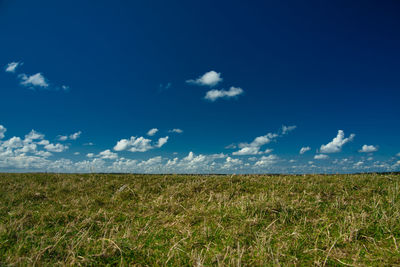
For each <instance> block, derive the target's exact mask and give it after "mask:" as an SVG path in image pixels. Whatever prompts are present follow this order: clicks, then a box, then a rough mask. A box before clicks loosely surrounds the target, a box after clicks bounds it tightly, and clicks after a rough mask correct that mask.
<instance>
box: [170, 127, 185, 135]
mask: <svg viewBox="0 0 400 267" xmlns="http://www.w3.org/2000/svg"><path fill="white" fill-rule="evenodd" d="M168 132H169V133H179V134H180V133H183V130H181V129H178V128H175V129H172V130H169V131H168Z"/></svg>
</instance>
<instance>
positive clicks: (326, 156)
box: [314, 154, 329, 159]
mask: <svg viewBox="0 0 400 267" xmlns="http://www.w3.org/2000/svg"><path fill="white" fill-rule="evenodd" d="M328 158H329V156H328V155H325V154H318V155H315V156H314V159H328Z"/></svg>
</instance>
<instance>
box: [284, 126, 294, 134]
mask: <svg viewBox="0 0 400 267" xmlns="http://www.w3.org/2000/svg"><path fill="white" fill-rule="evenodd" d="M296 128H297V126H296V125H292V126H285V125H282V134H288V133H289V132H291V131H293V130H294V129H296Z"/></svg>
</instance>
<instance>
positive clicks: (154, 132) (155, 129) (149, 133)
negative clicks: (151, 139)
mask: <svg viewBox="0 0 400 267" xmlns="http://www.w3.org/2000/svg"><path fill="white" fill-rule="evenodd" d="M157 132H158V129H157V128H153V129H150V130H149V131H148V132H147V135H148V136H153V135H155V134H156V133H157Z"/></svg>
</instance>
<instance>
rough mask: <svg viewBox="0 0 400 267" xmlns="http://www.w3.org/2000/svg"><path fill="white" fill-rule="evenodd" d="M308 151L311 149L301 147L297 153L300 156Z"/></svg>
mask: <svg viewBox="0 0 400 267" xmlns="http://www.w3.org/2000/svg"><path fill="white" fill-rule="evenodd" d="M309 150H311V147H309V146H305V147H302V148H301V149H300V152H299V153H300V154H301V155H302V154H304V153H306V152H307V151H309Z"/></svg>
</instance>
